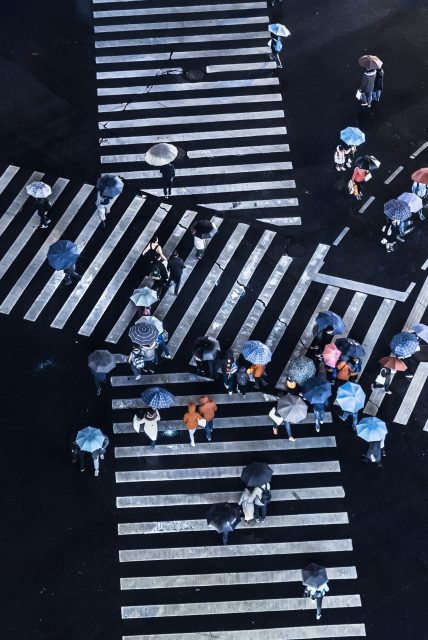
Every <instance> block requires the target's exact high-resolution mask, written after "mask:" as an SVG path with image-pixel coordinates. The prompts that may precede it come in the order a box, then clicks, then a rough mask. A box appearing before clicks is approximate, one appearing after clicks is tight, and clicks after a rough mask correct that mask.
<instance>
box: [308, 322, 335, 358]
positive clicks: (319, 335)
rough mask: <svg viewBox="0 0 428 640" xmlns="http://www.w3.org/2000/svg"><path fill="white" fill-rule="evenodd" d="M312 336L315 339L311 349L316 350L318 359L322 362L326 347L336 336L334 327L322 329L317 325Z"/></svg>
mask: <svg viewBox="0 0 428 640" xmlns="http://www.w3.org/2000/svg"><path fill="white" fill-rule="evenodd" d="M312 335H313V336H314V339H313V340H312V344H311V346H310V347H309V348H310V349H312V350H315V351H316V352H317V353H316V356H317V358H319V359H320V360H322V352H323V351H324V347H325V346H326V345H328V344H330V343H331V341H332V339H333V336H334V328H333V327H332V326H330V325H329V326H328V327H325V329H320V328H319V326H318V325H317V324H315V326H314V328H313V330H312Z"/></svg>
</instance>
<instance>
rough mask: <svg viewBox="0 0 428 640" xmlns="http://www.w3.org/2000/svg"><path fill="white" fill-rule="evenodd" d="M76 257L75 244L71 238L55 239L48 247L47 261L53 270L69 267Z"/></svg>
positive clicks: (72, 264) (73, 263)
mask: <svg viewBox="0 0 428 640" xmlns="http://www.w3.org/2000/svg"><path fill="white" fill-rule="evenodd" d="M78 257H79V254H78V252H77V246H76V245H75V244H74V242H71V240H57V241H56V242H54V243H53V244H51V246H50V247H49V249H48V262H49V265H50V266H51V267H52V269H55V271H62V270H63V269H70V267H73V266H74V265H75V264H76V260H77V258H78Z"/></svg>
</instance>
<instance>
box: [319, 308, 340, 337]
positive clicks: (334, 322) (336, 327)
mask: <svg viewBox="0 0 428 640" xmlns="http://www.w3.org/2000/svg"><path fill="white" fill-rule="evenodd" d="M315 324H316V325H317V327H319V328H320V329H321V330H323V329H326V328H327V327H333V334H334V335H337V334H339V333H345V331H346V327H345V324H344V322H343V320H342V318H341V317H340V316H338V315H337V313H334V312H333V311H330V310H329V311H320V312H319V314H318V315H317V317H316V318H315Z"/></svg>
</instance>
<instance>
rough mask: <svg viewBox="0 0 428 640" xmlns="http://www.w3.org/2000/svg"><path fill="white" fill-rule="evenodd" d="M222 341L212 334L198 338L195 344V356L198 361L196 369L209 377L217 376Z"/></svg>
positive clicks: (214, 377)
mask: <svg viewBox="0 0 428 640" xmlns="http://www.w3.org/2000/svg"><path fill="white" fill-rule="evenodd" d="M219 354H220V343H219V341H218V340H216V339H215V338H212V337H211V336H201V337H200V338H196V340H195V342H194V344H193V357H194V359H195V362H196V371H197V372H198V373H202V374H203V375H205V376H207V377H208V378H212V379H213V380H215V379H216V378H217V369H218V356H219Z"/></svg>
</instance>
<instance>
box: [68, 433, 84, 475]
mask: <svg viewBox="0 0 428 640" xmlns="http://www.w3.org/2000/svg"><path fill="white" fill-rule="evenodd" d="M70 450H71V461H72V463H73V464H76V462H77V461H79V465H80V471H84V470H85V452H84V451H82V449H81V448H80V447H79V445H78V444H77V442H76V441H75V437H74V436H72V437H71V443H70Z"/></svg>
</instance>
